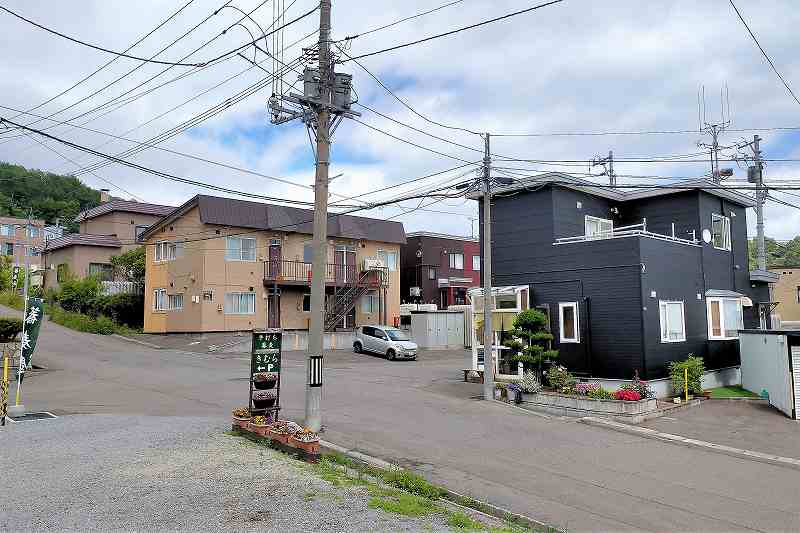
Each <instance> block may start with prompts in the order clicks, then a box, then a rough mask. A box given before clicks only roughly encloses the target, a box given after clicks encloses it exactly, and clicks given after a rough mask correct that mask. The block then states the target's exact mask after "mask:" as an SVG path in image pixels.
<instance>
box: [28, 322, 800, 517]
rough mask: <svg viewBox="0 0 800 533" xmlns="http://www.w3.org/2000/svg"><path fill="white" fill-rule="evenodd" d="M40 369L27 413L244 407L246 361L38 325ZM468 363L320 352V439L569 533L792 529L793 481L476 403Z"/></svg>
mask: <svg viewBox="0 0 800 533" xmlns="http://www.w3.org/2000/svg"><path fill="white" fill-rule="evenodd" d="M37 358H38V362H40V363H42V364H44V365H45V366H47V367H48V368H49V370H48V371H47V372H43V373H39V374H37V375H35V376H32V377H31V379H30V380H26V387H25V400H26V403H27V404H28V405H29V406H30V407H32V408H37V409H47V410H52V411H54V412H58V413H63V414H68V413H108V414H116V415H120V414H122V415H136V416H138V415H160V416H178V417H187V416H202V417H218V418H219V420H220V421H221V423H222V424H224V423H225V422H226V421H227V419H228V416H229V413H230V409H232V408H233V407H236V406H239V405H243V404H245V402H246V401H247V372H248V371H247V369H248V357H247V356H246V354H244V353H207V352H205V353H202V352H190V351H186V350H163V349H162V350H154V349H150V348H147V347H145V346H141V345H136V344H133V343H128V342H125V341H122V340H120V339H116V338H109V337H99V336H92V335H86V334H81V333H77V332H74V331H70V330H65V329H63V328H60V327H58V326H55V325H52V324H45V327H43V329H42V335H41V337H40V346H39V349H38V351H37ZM465 360H466V352H460V351H457V352H422V353H421V354H420V358H419V360H418V361H399V362H390V361H387V360H385V359H382V358H379V357H376V356H370V355H356V354H353V353H350V352H346V351H337V352H331V353H329V354H328V355H327V356H326V363H325V365H326V366H325V387H324V390H323V402H324V404H323V419H324V423H325V425H326V432H325V438H326V439H327V440H329V441H331V442H335V443H337V444H340V445H342V446H345V447H347V448H350V449H356V450H361V451H363V452H365V453H368V454H370V455H374V456H377V457H381V458H383V459H386V460H388V461H391V462H395V463H398V464H402V465H404V466H407V467H409V468H413V469H414V470H416V471H418V472H420V473H423V474H424V475H426V476H427V477H428V478H430V479H431V480H432V481H434V482H438V483H441V484H444V485H447V486H449V487H450V488H452V489H453V490H456V491H459V492H461V493H464V494H469V495H472V496H474V497H476V498H480V499H486V500H489V501H491V502H493V503H495V504H498V505H501V506H504V507H507V508H509V509H512V510H514V511H516V512H519V513H523V514H527V515H530V516H532V517H534V518H537V519H539V520H541V521H544V522H548V523H551V524H554V525H557V526H561V527H566V528H567V529H569V530H570V531H598V530H601V531H643V530H644V531H676V530H680V531H752V530H759V531H797V530H800V500H798V498H797V496H796V487H797V480H798V472H797V471H796V470H793V469H789V468H786V467H780V466H775V465H769V464H763V463H756V462H752V461H750V460H747V459H742V458H736V457H731V456H727V455H720V454H716V453H712V452H707V451H703V450H698V449H693V448H686V447H682V446H676V445H674V444H669V443H664V442H659V441H653V440H648V439H642V438H639V437H636V436H632V435H626V434H621V433H617V432H613V431H608V430H605V429H601V428H595V427H590V426H586V425H584V424H580V423H577V422H575V421H572V420H556V419H547V418H543V417H540V416H536V415H534V414H531V413H528V412H525V411H522V410H518V409H515V408H514V407H511V406H507V405H502V404H497V403H494V402H491V403H489V402H484V401H479V400H477V399H476V398H479V397H480V393H481V385H479V384H471V383H469V384H467V383H463V382H462V381H461V380H462V377H463V376H462V373H461V371H460V369H461V368H463V367H464V366H463V365H464V363H465ZM283 372H284V373H283V376H284V377H283V380H284V381H283V395H282V398H283V402H282V403H283V405H284V406H285V410H284V412H283V414H284V416H286V417H289V418H294V419H297V420H302V417H303V396H304V383H305V374H306V373H305V354H303V353H302V352H287V353H286V354H285V358H284V364H283ZM791 427H792V428H795V427H797V426H796V425H792V426H791ZM787 431H791V430H787ZM33 451H35V450H33ZM86 453H91V450H87V451H86Z"/></svg>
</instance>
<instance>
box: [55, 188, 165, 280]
mask: <svg viewBox="0 0 800 533" xmlns="http://www.w3.org/2000/svg"><path fill="white" fill-rule="evenodd" d="M101 201H103V203H101V204H100V205H98V206H97V207H93V208H92V209H88V210H86V211H83V212H81V213H80V214H79V215H78V216H77V217H76V219H75V221H76V222H78V223H79V224H80V232H79V233H71V234H67V235H64V236H62V237H59V238H56V239H51V240H48V241H47V242H46V243H45V245H44V250H43V252H42V262H43V265H44V266H45V279H44V286H45V289H57V288H58V286H59V284H60V283H61V281H63V279H64V277H65V276H66V275H67V272H69V273H70V274H71V275H74V276H78V277H81V278H82V277H85V276H89V275H92V276H98V277H99V278H100V280H101V281H113V280H114V278H115V275H114V268H113V267H112V266H111V257H112V256H115V255H120V254H123V253H125V252H127V251H128V250H131V249H133V248H136V247H138V246H141V245H140V244H139V243H138V242H137V239H138V237H139V235H141V234H142V233H143V232H144V230H145V229H147V227H148V226H150V225H152V224H153V223H155V222H156V221H158V220H160V219H161V218H162V217H163V216H165V215H167V214H169V213H171V212H172V211H173V210H174V209H175V208H174V207H172V206H166V205H157V204H147V203H144V202H134V201H128V200H111V199H109V198H108V195H107V193H105V191H104V194H101Z"/></svg>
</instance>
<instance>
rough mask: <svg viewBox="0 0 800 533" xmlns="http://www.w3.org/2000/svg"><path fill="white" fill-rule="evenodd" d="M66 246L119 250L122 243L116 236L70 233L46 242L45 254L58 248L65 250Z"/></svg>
mask: <svg viewBox="0 0 800 533" xmlns="http://www.w3.org/2000/svg"><path fill="white" fill-rule="evenodd" d="M68 246H104V247H108V248H119V247H121V246H122V243H121V242H119V239H117V236H116V235H95V234H92V233H70V234H68V235H64V236H63V237H59V238H57V239H52V240H49V241H47V243H45V246H44V251H45V252H52V251H53V250H58V249H60V248H67V247H68Z"/></svg>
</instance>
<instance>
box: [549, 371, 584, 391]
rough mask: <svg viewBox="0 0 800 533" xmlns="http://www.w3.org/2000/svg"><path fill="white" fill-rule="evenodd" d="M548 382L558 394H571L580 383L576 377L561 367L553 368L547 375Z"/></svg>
mask: <svg viewBox="0 0 800 533" xmlns="http://www.w3.org/2000/svg"><path fill="white" fill-rule="evenodd" d="M545 375H546V376H547V382H548V383H550V385H551V386H552V387H553V388H554V389H555V390H557V391H558V392H569V391H571V390H572V388H573V387H574V386H575V383H576V382H577V381H578V380H577V379H575V376H573V375H572V373H571V372H570V371H569V370H567V368H566V367H564V366H561V365H553V366H551V367H550V368H549V369H548V370H547V372H546V373H545Z"/></svg>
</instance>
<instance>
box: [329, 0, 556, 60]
mask: <svg viewBox="0 0 800 533" xmlns="http://www.w3.org/2000/svg"><path fill="white" fill-rule="evenodd" d="M563 1H564V0H552V1H551V2H546V3H544V4H539V5H536V6H533V7H529V8H527V9H522V10H520V11H515V12H513V13H509V14H507V15H503V16H501V17H495V18H493V19H489V20H484V21H482V22H478V23H476V24H470V25H469V26H463V27H461V28H457V29H455V30H451V31H448V32H445V33H439V34H437V35H431V36H429V37H425V38H423V39H417V40H416V41H412V42H408V43H403V44H398V45H395V46H390V47H389V48H384V49H382V50H376V51H374V52H368V53H366V54H361V55H359V56H355V57H350V58H349V59H345V60H344V61H341V63H347V62H348V61H355V60H356V59H362V58H365V57H371V56H374V55H378V54H383V53H385V52H391V51H393V50H399V49H400V48H406V47H408V46H414V45H416V44H421V43H425V42H428V41H432V40H434V39H439V38H441V37H447V36H449V35H453V34H456V33H459V32H462V31H466V30H471V29H473V28H477V27H479V26H484V25H486V24H491V23H493V22H498V21H500V20H504V19H508V18H511V17H515V16H517V15H521V14H523V13H528V12H530V11H534V10H536V9H541V8H543V7H547V6H550V5H553V4H558V3H560V2H563Z"/></svg>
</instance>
